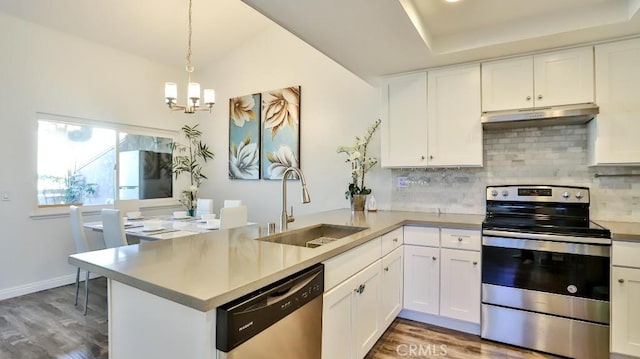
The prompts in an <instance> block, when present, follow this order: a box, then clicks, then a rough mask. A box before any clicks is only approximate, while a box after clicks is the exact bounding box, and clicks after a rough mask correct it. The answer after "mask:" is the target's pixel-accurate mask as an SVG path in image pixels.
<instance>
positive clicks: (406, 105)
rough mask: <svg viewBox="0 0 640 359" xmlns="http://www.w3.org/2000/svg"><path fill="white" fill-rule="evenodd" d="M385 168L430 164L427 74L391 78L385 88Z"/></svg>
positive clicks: (383, 165)
mask: <svg viewBox="0 0 640 359" xmlns="http://www.w3.org/2000/svg"><path fill="white" fill-rule="evenodd" d="M381 96H382V98H381V103H382V114H381V117H382V124H381V156H380V165H381V166H382V167H407V166H409V167H411V166H417V167H420V166H426V165H427V160H426V159H427V157H426V156H427V73H426V72H419V73H414V74H409V75H403V76H397V77H392V78H389V79H388V80H387V81H386V82H385V83H384V84H383V86H382V91H381Z"/></svg>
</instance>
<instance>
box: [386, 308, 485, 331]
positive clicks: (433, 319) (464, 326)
mask: <svg viewBox="0 0 640 359" xmlns="http://www.w3.org/2000/svg"><path fill="white" fill-rule="evenodd" d="M398 317H400V318H404V319H410V320H415V321H416V322H421V323H426V324H431V325H436V326H439V327H443V328H449V329H453V330H457V331H459V332H465V333H469V334H474V335H480V324H476V323H470V322H465V321H462V320H457V319H451V318H447V317H441V316H439V315H433V314H425V313H420V312H416V311H413V310H409V309H403V310H402V311H400V314H398Z"/></svg>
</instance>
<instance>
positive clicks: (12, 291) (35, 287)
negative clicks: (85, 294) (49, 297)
mask: <svg viewBox="0 0 640 359" xmlns="http://www.w3.org/2000/svg"><path fill="white" fill-rule="evenodd" d="M98 277H101V276H100V275H96V274H94V273H91V274H90V275H89V278H90V279H93V278H98ZM80 279H81V280H82V279H84V271H82V273H81V277H80ZM75 282H76V275H75V273H74V274H69V275H64V276H61V277H56V278H51V279H46V280H42V281H39V282H33V283H29V284H24V285H20V286H17V287H13V288H7V289H2V290H0V300H4V299H9V298H15V297H19V296H21V295H25V294H31V293H35V292H39V291H42V290H47V289H51V288H56V287H61V286H63V285H67V284H72V283H75Z"/></svg>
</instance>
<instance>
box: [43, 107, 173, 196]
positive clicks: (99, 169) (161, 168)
mask: <svg viewBox="0 0 640 359" xmlns="http://www.w3.org/2000/svg"><path fill="white" fill-rule="evenodd" d="M172 142H173V135H172V134H171V133H169V132H166V131H162V130H153V129H147V128H137V127H133V126H121V125H112V124H99V123H95V122H91V121H87V120H79V119H74V118H65V117H59V116H52V115H40V117H39V119H38V205H39V206H40V207H47V206H67V205H70V204H83V205H105V204H112V203H114V201H116V200H144V199H157V198H171V197H172V196H173V181H172V173H171V160H172V151H171V143H172Z"/></svg>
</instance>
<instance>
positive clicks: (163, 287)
mask: <svg viewBox="0 0 640 359" xmlns="http://www.w3.org/2000/svg"><path fill="white" fill-rule="evenodd" d="M483 219H484V215H455V214H447V215H438V214H433V213H422V212H401V211H379V212H368V213H367V212H359V213H355V214H352V213H351V212H350V211H349V210H348V209H342V210H334V211H328V212H322V213H317V214H312V215H308V216H301V217H299V218H297V219H296V221H295V222H293V223H292V224H291V225H290V231H295V230H297V229H300V228H304V227H308V226H313V225H317V224H320V223H324V224H332V225H339V226H356V227H366V229H365V230H363V231H360V232H357V233H355V234H352V235H350V236H347V237H345V238H342V239H339V240H337V241H335V242H332V243H329V244H325V245H322V246H320V247H316V248H305V247H300V246H293V245H285V244H279V243H273V242H268V241H259V240H256V239H257V238H260V237H264V236H266V232H267V231H266V229H265V228H263V227H260V226H258V225H252V226H246V227H241V228H236V229H231V230H221V231H214V232H209V233H205V234H198V235H194V236H189V237H182V238H176V239H168V240H162V241H156V242H149V243H144V244H141V245H131V246H126V247H120V248H114V249H105V250H100V251H94V252H88V253H82V254H75V255H72V256H70V257H69V263H70V264H72V265H74V266H79V267H81V268H83V269H87V270H90V271H91V272H93V273H97V274H101V275H104V276H105V277H107V278H108V286H109V294H108V301H109V303H108V304H109V313H108V320H109V324H108V325H109V353H110V357H111V358H129V357H154V358H176V357H188V358H215V357H216V343H215V337H216V335H215V334H216V308H217V307H219V306H221V305H223V304H225V303H228V302H230V301H232V300H234V299H237V298H239V297H242V296H244V295H246V294H249V293H251V292H253V291H255V290H257V289H260V288H262V287H264V286H266V285H269V284H271V283H273V282H276V281H278V280H280V279H283V278H285V277H287V276H290V275H292V274H295V273H297V272H299V271H301V270H303V269H305V268H308V267H311V266H313V265H314V264H317V263H320V262H325V261H327V260H329V259H331V258H333V257H336V256H339V255H340V254H342V253H344V252H347V251H349V250H351V249H354V248H356V247H358V246H360V245H362V244H365V243H367V244H369V242H370V241H372V240H374V239H377V238H380V237H381V236H383V235H384V234H386V233H389V232H391V231H393V230H395V229H397V228H401V227H403V226H405V225H418V226H427V227H447V228H458V229H460V230H470V231H476V230H477V231H478V232H479V230H480V228H481V223H482V221H483ZM607 225H611V230H612V234H613V238H614V239H616V238H619V239H623V238H626V239H630V240H634V241H635V240H640V225H639V226H632V225H630V224H629V225H622V224H616V223H615V222H608V223H607ZM618 229H620V230H623V231H624V233H620V232H619V231H618ZM478 285H479V283H478Z"/></svg>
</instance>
